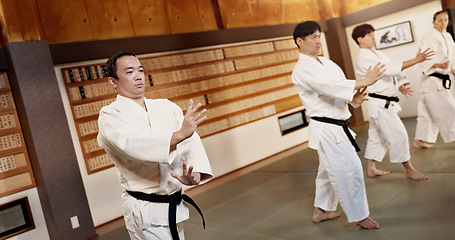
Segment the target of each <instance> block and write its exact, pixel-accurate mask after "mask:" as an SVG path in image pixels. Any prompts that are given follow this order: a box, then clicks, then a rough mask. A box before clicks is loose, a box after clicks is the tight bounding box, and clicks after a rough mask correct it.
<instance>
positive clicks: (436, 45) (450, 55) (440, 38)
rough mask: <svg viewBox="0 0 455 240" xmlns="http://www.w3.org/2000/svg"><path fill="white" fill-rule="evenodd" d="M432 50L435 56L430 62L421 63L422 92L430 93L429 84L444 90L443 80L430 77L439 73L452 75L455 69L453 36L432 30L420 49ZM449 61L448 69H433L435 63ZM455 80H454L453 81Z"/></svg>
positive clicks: (424, 38)
mask: <svg viewBox="0 0 455 240" xmlns="http://www.w3.org/2000/svg"><path fill="white" fill-rule="evenodd" d="M427 48H430V50H433V51H434V56H432V57H431V59H430V60H426V61H423V62H421V63H419V66H420V68H421V70H422V73H423V74H422V78H421V82H420V91H421V92H428V86H429V84H436V86H437V89H438V90H439V91H440V90H444V89H445V88H444V87H443V86H442V83H441V79H439V78H437V77H430V76H428V75H430V74H432V73H434V72H437V73H442V74H451V72H452V71H453V70H454V69H455V61H454V58H455V43H454V42H453V39H452V36H451V35H450V33H448V32H447V31H445V30H444V31H443V32H442V34H441V33H440V32H439V31H438V30H436V29H434V28H433V29H432V30H431V32H430V33H428V34H427V35H426V36H425V37H423V38H422V41H421V44H420V49H421V50H425V49H427ZM447 61H449V67H448V68H446V69H442V68H432V66H433V65H434V64H435V63H443V62H447ZM452 80H453V79H452Z"/></svg>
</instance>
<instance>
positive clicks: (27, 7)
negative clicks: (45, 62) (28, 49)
mask: <svg viewBox="0 0 455 240" xmlns="http://www.w3.org/2000/svg"><path fill="white" fill-rule="evenodd" d="M0 4H1V5H2V6H1V7H0V11H1V13H0V16H1V19H0V21H1V25H2V44H3V46H5V45H6V43H8V42H19V41H35V40H43V39H44V33H43V30H42V27H41V23H40V18H39V14H38V8H37V6H36V2H35V0H21V1H16V0H0Z"/></svg>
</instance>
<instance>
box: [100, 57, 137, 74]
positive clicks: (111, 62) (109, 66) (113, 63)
mask: <svg viewBox="0 0 455 240" xmlns="http://www.w3.org/2000/svg"><path fill="white" fill-rule="evenodd" d="M124 56H134V57H136V55H134V54H132V53H130V52H123V51H122V52H117V53H114V55H112V56H111V57H110V58H109V59H108V60H107V62H106V71H107V76H108V77H113V78H115V79H118V76H117V60H118V59H119V58H121V57H124Z"/></svg>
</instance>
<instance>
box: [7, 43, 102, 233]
mask: <svg viewBox="0 0 455 240" xmlns="http://www.w3.org/2000/svg"><path fill="white" fill-rule="evenodd" d="M6 55H7V60H8V63H9V78H10V83H11V89H12V92H13V95H14V100H15V102H16V107H17V111H18V115H19V118H20V120H21V125H22V127H23V133H24V138H25V142H26V144H27V150H28V152H29V155H30V161H31V163H32V167H33V172H34V174H35V179H36V184H37V189H38V194H39V197H40V201H41V205H42V208H43V212H44V217H45V219H46V224H47V228H48V232H49V236H50V238H51V239H66V240H73V239H74V240H76V239H77V240H82V239H87V238H90V237H93V236H95V235H96V232H95V227H94V225H93V220H92V217H91V213H90V209H89V205H88V201H87V197H86V193H85V189H84V185H83V182H82V177H81V173H80V171H79V166H78V163H77V159H76V154H75V152H74V147H73V143H72V141H71V135H70V131H69V127H68V123H67V119H66V115H65V111H64V108H63V102H62V97H61V95H60V91H59V87H58V83H57V78H56V76H55V71H54V65H53V62H52V57H51V54H50V50H49V45H48V43H47V41H29V42H13V43H9V44H7V45H6ZM100 187H102V186H100ZM73 216H77V218H78V220H79V224H80V226H79V227H78V228H75V229H73V227H72V224H71V221H70V218H71V217H73Z"/></svg>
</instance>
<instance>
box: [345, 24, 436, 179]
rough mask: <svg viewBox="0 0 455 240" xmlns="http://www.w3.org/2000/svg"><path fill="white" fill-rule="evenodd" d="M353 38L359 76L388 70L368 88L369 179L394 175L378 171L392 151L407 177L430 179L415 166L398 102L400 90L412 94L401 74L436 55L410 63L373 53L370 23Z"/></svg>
mask: <svg viewBox="0 0 455 240" xmlns="http://www.w3.org/2000/svg"><path fill="white" fill-rule="evenodd" d="M352 38H353V39H354V41H355V42H356V43H357V44H358V45H359V47H360V49H359V55H358V56H357V64H356V73H357V75H358V76H359V77H365V74H366V72H367V70H368V68H370V67H371V66H374V65H376V64H377V63H379V62H380V63H382V64H384V65H385V68H386V69H387V70H386V71H385V73H384V74H385V75H386V76H385V77H384V78H382V79H380V80H379V81H377V82H376V83H375V84H373V85H371V86H369V87H368V92H369V96H370V99H369V101H367V102H366V104H367V113H368V116H369V117H370V127H369V130H368V141H367V146H366V150H365V158H366V159H367V160H368V169H367V176H368V177H375V176H380V175H386V174H389V173H390V172H389V171H383V170H379V169H377V168H376V161H378V162H382V159H383V158H384V156H385V154H386V152H387V149H388V150H389V156H390V162H393V163H402V164H403V166H404V168H405V170H406V176H408V177H409V178H411V179H413V180H426V179H428V177H427V176H425V175H423V174H422V173H420V172H419V171H417V170H415V169H414V168H413V166H412V165H411V161H410V159H411V154H410V153H409V139H408V133H407V131H406V128H405V126H404V124H403V122H402V121H401V119H400V117H399V116H398V113H399V112H400V111H401V107H400V105H399V104H398V103H397V101H398V97H397V94H398V91H400V92H401V93H402V94H403V95H405V96H406V97H407V96H408V95H409V96H410V95H411V94H412V90H411V87H410V86H409V81H408V79H407V78H406V76H404V74H402V73H401V71H403V70H404V69H406V68H408V67H411V66H413V65H415V64H417V63H420V62H423V61H425V60H427V59H429V58H430V57H431V56H432V55H433V52H432V51H430V50H429V49H426V50H425V51H424V52H420V51H419V52H418V53H417V55H416V57H415V58H413V59H410V60H408V61H404V62H393V61H392V60H391V59H390V58H388V57H387V56H386V55H385V54H384V53H383V52H382V51H378V50H373V47H374V43H375V39H374V28H373V26H371V25H370V24H362V25H359V26H357V27H355V28H354V30H353V31H352Z"/></svg>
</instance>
